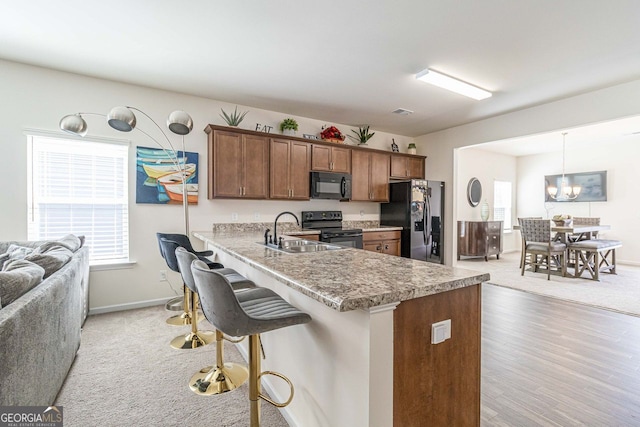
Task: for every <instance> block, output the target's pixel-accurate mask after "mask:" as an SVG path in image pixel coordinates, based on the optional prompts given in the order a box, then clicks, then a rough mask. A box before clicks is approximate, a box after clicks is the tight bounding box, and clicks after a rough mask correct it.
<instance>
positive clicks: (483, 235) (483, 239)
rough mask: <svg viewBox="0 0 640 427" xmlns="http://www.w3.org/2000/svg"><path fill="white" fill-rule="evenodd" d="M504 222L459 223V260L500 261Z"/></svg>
mask: <svg viewBox="0 0 640 427" xmlns="http://www.w3.org/2000/svg"><path fill="white" fill-rule="evenodd" d="M501 253H502V221H458V259H460V256H471V257H473V256H475V257H484V260H485V261H488V260H489V257H490V256H491V255H495V256H496V258H498V259H500V254H501Z"/></svg>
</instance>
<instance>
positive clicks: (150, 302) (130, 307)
mask: <svg viewBox="0 0 640 427" xmlns="http://www.w3.org/2000/svg"><path fill="white" fill-rule="evenodd" d="M174 298H175V297H168V298H159V299H154V300H147V301H138V302H128V303H125V304H116V305H106V306H104V307H95V308H90V309H89V316H91V315H94V314H104V313H112V312H114V311H124V310H133V309H136V308H145V307H153V306H156V305H164V304H166V303H167V302H168V301H169V300H171V299H174Z"/></svg>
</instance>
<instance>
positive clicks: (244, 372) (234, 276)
mask: <svg viewBox="0 0 640 427" xmlns="http://www.w3.org/2000/svg"><path fill="white" fill-rule="evenodd" d="M175 255H176V259H177V262H178V265H179V267H180V271H181V274H182V277H183V279H184V282H185V284H186V285H187V286H188V287H189V288H190V289H191V290H192V291H193V293H197V289H196V285H195V281H194V279H193V274H192V272H191V263H192V262H193V261H196V260H198V258H197V257H196V256H195V255H194V254H192V253H191V252H188V251H187V250H185V249H184V248H182V247H178V248H177V249H176V250H175ZM216 271H217V272H218V274H222V275H223V276H224V277H225V278H226V280H227V281H228V282H229V283H230V286H231V287H232V288H233V290H234V292H238V293H242V292H243V291H244V290H246V289H250V288H255V284H254V283H253V282H252V281H251V280H249V279H246V278H245V277H244V276H242V275H240V274H238V272H236V271H235V270H233V269H231V268H222V269H217V270H216ZM192 333H193V331H192ZM179 338H183V337H177V338H176V339H175V340H174V341H177V340H178V339H179ZM224 339H225V337H224V335H223V334H222V332H220V331H219V330H216V331H215V341H216V364H215V365H214V366H207V367H205V368H202V369H201V370H200V371H198V372H197V373H196V374H194V375H193V376H192V377H191V379H190V380H189V388H190V389H191V391H193V392H194V393H196V394H200V395H204V396H209V395H212V394H220V393H224V392H226V391H231V390H234V389H235V388H237V387H239V386H241V385H242V384H244V382H245V381H246V380H247V378H248V377H249V371H248V369H247V367H246V366H245V365H241V364H238V363H230V362H227V363H225V362H224V347H223V344H224V341H223V340H224ZM184 340H185V342H186V341H187V338H184ZM229 341H232V340H229ZM172 342H173V341H172ZM232 342H238V341H232ZM172 346H173V344H172Z"/></svg>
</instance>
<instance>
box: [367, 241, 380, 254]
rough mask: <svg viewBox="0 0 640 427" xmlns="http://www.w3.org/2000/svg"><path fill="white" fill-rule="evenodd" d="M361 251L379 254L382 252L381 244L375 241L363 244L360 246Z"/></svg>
mask: <svg viewBox="0 0 640 427" xmlns="http://www.w3.org/2000/svg"><path fill="white" fill-rule="evenodd" d="M362 249H364V250H365V251H370V252H380V251H381V250H382V242H380V241H375V240H374V241H371V242H364V243H363V244H362Z"/></svg>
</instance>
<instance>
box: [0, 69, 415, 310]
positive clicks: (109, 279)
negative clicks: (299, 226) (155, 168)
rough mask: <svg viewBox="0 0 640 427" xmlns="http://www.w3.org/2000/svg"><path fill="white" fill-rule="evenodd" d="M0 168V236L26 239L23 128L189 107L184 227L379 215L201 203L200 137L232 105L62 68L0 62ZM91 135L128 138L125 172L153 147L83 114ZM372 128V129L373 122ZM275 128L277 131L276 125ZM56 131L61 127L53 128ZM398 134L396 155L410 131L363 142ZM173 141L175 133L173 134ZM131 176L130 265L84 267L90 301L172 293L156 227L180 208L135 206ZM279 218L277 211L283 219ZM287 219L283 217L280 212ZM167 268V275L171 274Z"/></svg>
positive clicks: (177, 226) (277, 117)
mask: <svg viewBox="0 0 640 427" xmlns="http://www.w3.org/2000/svg"><path fill="white" fill-rule="evenodd" d="M0 89H1V91H0V93H1V94H2V97H1V98H2V103H1V106H0V112H1V114H0V117H2V122H1V123H0V170H2V172H3V176H4V177H5V179H2V180H1V182H0V194H1V195H2V196H1V197H2V199H1V200H2V206H1V207H2V209H0V238H2V239H4V240H26V238H27V179H26V178H27V177H26V171H27V144H26V137H25V135H24V131H25V129H40V130H45V131H58V122H59V120H60V119H61V118H62V117H63V116H64V115H67V114H72V113H77V112H95V113H103V114H106V113H107V112H108V111H109V110H110V109H111V108H112V107H114V106H118V105H132V106H135V107H138V108H140V109H142V110H143V111H145V112H146V113H147V114H149V115H150V116H151V117H153V118H154V119H155V120H156V121H157V122H159V123H160V124H161V125H163V124H164V121H165V120H166V117H167V115H168V114H169V113H170V112H171V111H174V110H176V109H181V110H185V111H187V112H189V113H190V114H191V116H192V117H193V120H194V123H195V126H194V131H193V132H192V133H191V134H189V135H187V137H186V145H187V150H188V151H196V152H198V153H200V172H199V173H200V175H199V182H200V193H199V194H200V200H199V204H198V205H197V206H193V207H190V218H191V230H210V229H211V225H212V224H213V223H214V222H217V223H219V222H231V214H232V213H237V214H238V221H239V222H255V221H254V215H255V213H259V214H260V221H273V219H274V218H275V216H276V215H277V213H279V212H281V211H283V210H292V211H294V212H297V213H299V212H300V211H302V210H321V209H335V210H342V211H343V212H344V214H345V219H348V220H355V219H378V217H379V211H380V208H379V204H377V203H365V202H351V203H340V202H337V201H317V200H314V201H308V202H281V201H245V200H242V201H240V200H207V196H206V195H207V188H206V176H207V173H208V168H207V164H206V159H207V138H206V134H205V133H204V128H205V126H206V125H207V124H209V123H211V124H218V125H224V124H225V123H224V121H223V120H222V119H221V118H220V108H224V109H225V111H227V112H229V111H231V110H233V109H234V107H235V105H234V104H227V103H224V102H220V101H215V100H210V99H205V98H199V97H195V96H186V95H181V94H177V93H172V92H166V91H160V90H156V89H151V88H145V87H140V86H133V85H127V84H122V83H116V82H112V81H107V80H101V79H95V78H91V77H86V76H80V75H76V74H70V73H63V72H58V71H53V70H48V69H44V68H38V67H32V66H27V65H23V64H17V63H13V62H7V61H1V60H0ZM238 109H239V110H240V111H245V110H249V111H250V112H249V114H248V115H247V116H246V117H245V119H244V121H243V122H242V123H241V125H240V127H241V128H245V129H251V130H253V129H255V125H256V123H261V124H263V125H265V124H266V125H270V126H273V128H274V130H272V133H276V132H278V131H277V129H278V127H277V126H278V124H279V123H280V121H282V120H283V119H284V118H285V117H294V118H295V119H296V120H297V121H298V124H299V130H298V132H299V135H302V134H303V133H311V134H318V133H319V132H320V129H321V127H322V125H323V124H325V123H326V122H323V121H322V120H313V119H308V118H304V117H297V116H289V115H287V114H282V113H278V112H274V111H266V110H259V109H255V108H252V107H250V106H242V105H241V106H238ZM87 123H88V125H89V134H88V135H93V136H101V137H107V138H123V139H124V138H129V139H130V140H131V147H130V157H131V161H130V162H129V163H130V176H131V177H135V162H134V161H133V159H134V158H135V146H136V145H143V146H153V143H151V142H150V140H149V139H148V138H146V137H145V136H144V135H142V134H141V133H139V132H131V133H130V134H123V133H119V132H116V131H114V130H113V129H111V128H109V127H108V126H107V125H106V124H105V123H104V121H103V120H101V119H100V118H99V117H95V116H89V117H87ZM330 124H334V125H336V126H337V127H338V128H339V129H340V130H342V132H343V133H345V134H346V133H350V129H352V127H350V126H347V125H344V124H339V123H330ZM138 126H140V127H141V128H143V129H147V130H149V129H150V128H151V126H152V124H151V123H149V122H147V121H145V119H144V117H139V123H138ZM372 131H375V129H372ZM278 133H279V132H278ZM60 134H61V135H63V133H62V132H60ZM392 138H395V141H396V143H397V144H398V145H399V146H400V150H401V151H402V152H406V147H407V145H408V144H409V143H410V142H412V138H408V137H403V136H399V135H391V134H387V133H383V132H378V131H376V135H375V136H374V137H373V138H372V139H371V140H370V141H369V145H370V146H371V147H372V148H381V149H386V150H389V151H390V150H391V139H392ZM175 141H176V143H177V142H178V139H177V138H176V140H175ZM134 181H135V180H134V179H132V180H131V182H130V183H129V193H130V194H129V200H130V202H131V205H130V206H131V208H130V216H129V218H130V238H131V248H130V256H131V258H132V260H134V261H136V264H135V265H134V266H133V267H132V268H130V269H123V270H110V271H93V272H92V273H91V288H90V291H91V292H90V304H91V307H92V308H96V307H104V306H112V305H120V304H126V303H134V302H140V301H147V300H155V299H160V298H165V297H170V296H173V292H171V290H170V288H169V286H168V284H167V283H163V282H159V280H158V278H159V270H161V269H165V270H166V269H167V266H166V264H165V263H164V261H163V260H162V258H161V257H160V254H159V252H158V245H157V242H156V237H155V233H156V232H158V231H164V232H180V231H182V230H184V225H183V224H184V222H183V219H182V218H183V217H182V207H181V206H165V205H149V204H140V205H137V204H135V202H134V201H135V182H134ZM283 219H284V218H283ZM287 221H289V219H287ZM170 273H171V272H170ZM170 280H171V282H172V283H173V284H174V285H175V287H176V288H177V289H179V290H180V291H181V286H180V283H181V282H180V279H179V277H178V275H177V274H170Z"/></svg>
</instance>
